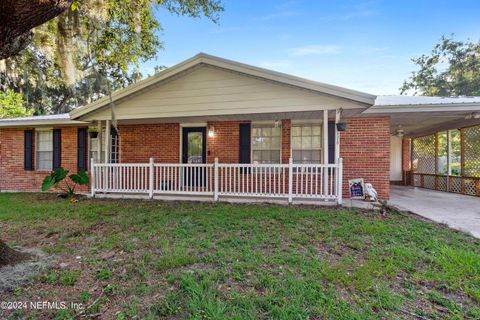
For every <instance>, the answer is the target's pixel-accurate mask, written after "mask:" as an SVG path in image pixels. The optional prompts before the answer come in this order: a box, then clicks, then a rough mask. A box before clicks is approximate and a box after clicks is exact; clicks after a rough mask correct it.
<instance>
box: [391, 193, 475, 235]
mask: <svg viewBox="0 0 480 320" xmlns="http://www.w3.org/2000/svg"><path fill="white" fill-rule="evenodd" d="M389 203H390V204H391V205H394V206H395V207H397V208H399V209H402V210H407V211H411V212H413V213H416V214H418V215H420V216H423V217H425V218H428V219H430V220H433V221H436V222H439V223H445V224H447V225H448V226H449V227H451V228H454V229H457V230H461V231H464V232H468V233H470V234H472V235H473V236H474V237H476V238H480V199H479V198H477V197H472V196H466V195H462V194H454V193H446V192H439V191H433V190H428V189H421V188H417V187H412V186H392V188H391V189H390V201H389Z"/></svg>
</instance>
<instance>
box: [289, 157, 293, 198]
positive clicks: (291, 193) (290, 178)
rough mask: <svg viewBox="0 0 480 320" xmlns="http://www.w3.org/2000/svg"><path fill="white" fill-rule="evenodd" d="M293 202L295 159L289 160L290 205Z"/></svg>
mask: <svg viewBox="0 0 480 320" xmlns="http://www.w3.org/2000/svg"><path fill="white" fill-rule="evenodd" d="M292 201H293V159H292V157H290V158H289V159H288V203H292Z"/></svg>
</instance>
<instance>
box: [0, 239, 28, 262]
mask: <svg viewBox="0 0 480 320" xmlns="http://www.w3.org/2000/svg"><path fill="white" fill-rule="evenodd" d="M29 258H30V255H29V254H28V253H23V252H18V251H16V250H13V249H12V248H10V247H8V246H7V244H6V243H5V242H3V241H2V240H0V267H3V266H6V265H14V264H17V263H19V262H22V261H25V260H28V259H29Z"/></svg>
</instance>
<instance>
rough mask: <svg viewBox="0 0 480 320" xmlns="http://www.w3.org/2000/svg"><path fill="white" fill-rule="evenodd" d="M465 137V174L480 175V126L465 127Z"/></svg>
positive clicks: (469, 175)
mask: <svg viewBox="0 0 480 320" xmlns="http://www.w3.org/2000/svg"><path fill="white" fill-rule="evenodd" d="M463 139H464V142H463V143H464V151H463V155H464V163H465V164H464V165H465V167H464V176H467V177H480V126H475V127H469V128H465V129H463ZM473 184H474V185H475V183H473ZM465 191H466V190H465ZM469 194H470V193H469Z"/></svg>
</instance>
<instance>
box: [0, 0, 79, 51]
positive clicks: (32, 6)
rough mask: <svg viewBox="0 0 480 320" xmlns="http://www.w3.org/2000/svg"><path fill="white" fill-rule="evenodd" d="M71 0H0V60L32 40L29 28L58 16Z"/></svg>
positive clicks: (19, 49)
mask: <svg viewBox="0 0 480 320" xmlns="http://www.w3.org/2000/svg"><path fill="white" fill-rule="evenodd" d="M72 1H73V0H0V60H1V59H5V58H8V57H10V56H13V55H15V54H17V53H18V52H19V51H21V50H22V49H24V48H25V47H26V46H27V45H28V44H29V43H30V42H31V40H32V33H31V31H30V30H31V29H32V28H34V27H37V26H39V25H41V24H43V23H45V22H47V21H48V20H51V19H53V18H55V17H56V16H58V15H59V14H60V13H62V12H63V11H65V10H66V9H68V8H69V7H70V5H71V4H72Z"/></svg>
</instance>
